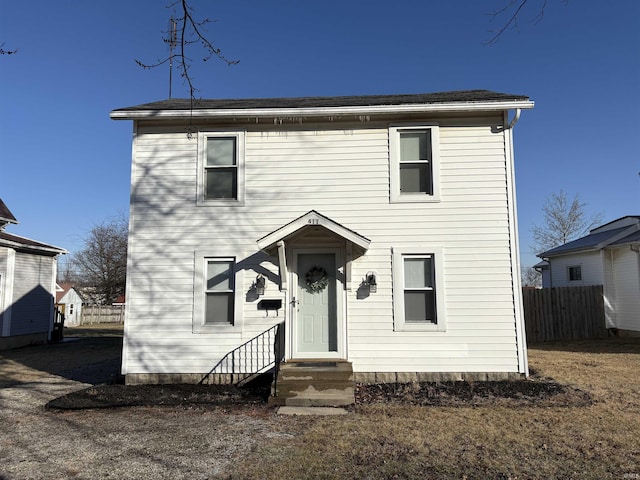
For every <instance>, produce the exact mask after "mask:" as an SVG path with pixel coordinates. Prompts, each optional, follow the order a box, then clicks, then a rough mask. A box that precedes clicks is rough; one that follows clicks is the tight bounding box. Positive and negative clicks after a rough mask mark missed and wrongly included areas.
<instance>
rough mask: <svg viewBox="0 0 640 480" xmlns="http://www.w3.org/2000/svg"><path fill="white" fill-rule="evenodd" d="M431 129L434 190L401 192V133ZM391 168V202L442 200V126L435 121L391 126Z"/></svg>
mask: <svg viewBox="0 0 640 480" xmlns="http://www.w3.org/2000/svg"><path fill="white" fill-rule="evenodd" d="M412 130H413V131H419V130H430V131H431V181H432V186H433V192H432V193H431V194H426V193H400V163H401V160H402V159H401V156H400V134H401V133H403V132H408V131H412ZM389 168H390V179H391V186H390V201H391V203H411V202H439V201H440V127H439V125H438V124H435V123H427V124H424V123H422V124H405V125H391V126H389Z"/></svg>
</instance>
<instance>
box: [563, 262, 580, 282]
mask: <svg viewBox="0 0 640 480" xmlns="http://www.w3.org/2000/svg"><path fill="white" fill-rule="evenodd" d="M574 268H579V269H580V278H578V279H571V270H572V269H574ZM567 282H569V283H580V282H582V265H567Z"/></svg>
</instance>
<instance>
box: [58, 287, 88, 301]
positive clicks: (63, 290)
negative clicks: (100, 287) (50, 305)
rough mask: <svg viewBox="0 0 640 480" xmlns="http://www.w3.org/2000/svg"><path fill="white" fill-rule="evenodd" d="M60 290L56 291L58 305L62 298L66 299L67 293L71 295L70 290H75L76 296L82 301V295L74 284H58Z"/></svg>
mask: <svg viewBox="0 0 640 480" xmlns="http://www.w3.org/2000/svg"><path fill="white" fill-rule="evenodd" d="M57 285H58V286H59V287H60V289H59V290H58V289H56V303H58V302H60V300H62V297H64V296H65V295H66V294H67V293H69V290H71V289H73V290H74V291H75V292H76V294H77V295H78V297H80V298H81V299H82V295H81V294H80V292H79V291H78V290H77V289H76V288H75V286H74V284H73V283H71V282H61V283H58V284H57Z"/></svg>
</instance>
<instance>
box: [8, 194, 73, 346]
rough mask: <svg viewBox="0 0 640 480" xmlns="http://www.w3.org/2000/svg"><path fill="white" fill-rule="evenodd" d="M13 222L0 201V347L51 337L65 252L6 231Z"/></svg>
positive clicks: (25, 343)
mask: <svg viewBox="0 0 640 480" xmlns="http://www.w3.org/2000/svg"><path fill="white" fill-rule="evenodd" d="M12 223H14V224H15V223H18V222H17V220H16V219H15V217H14V216H13V214H12V213H11V212H10V211H9V209H8V208H7V206H6V205H5V204H4V202H3V201H2V200H0V350H3V349H7V348H16V347H21V346H24V345H29V344H31V343H34V344H35V343H46V342H47V341H48V340H51V332H52V330H53V320H54V306H53V301H54V298H55V285H56V268H57V257H58V255H60V254H63V253H66V251H65V250H64V249H62V248H59V247H54V246H52V245H47V244H45V243H41V242H37V241H35V240H31V239H29V238H24V237H20V236H18V235H13V234H10V233H7V232H5V231H4V228H5V227H6V226H7V225H8V224H12Z"/></svg>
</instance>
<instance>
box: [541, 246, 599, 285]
mask: <svg viewBox="0 0 640 480" xmlns="http://www.w3.org/2000/svg"><path fill="white" fill-rule="evenodd" d="M574 267H580V280H570V274H571V273H570V269H571V268H574ZM550 270H551V286H552V287H574V286H580V285H603V284H604V272H603V267H602V260H601V258H600V252H585V253H578V254H573V255H562V256H558V257H553V258H551V259H550ZM573 274H574V275H575V274H576V270H575V268H574V270H573Z"/></svg>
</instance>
